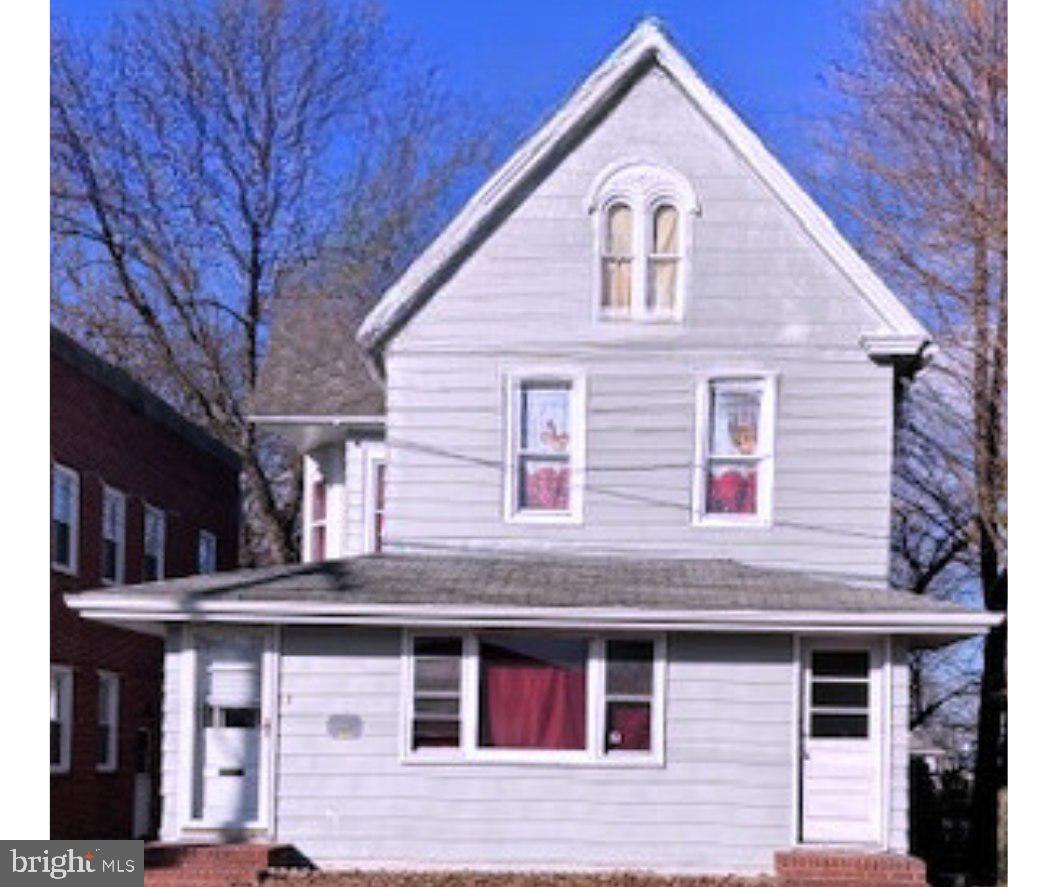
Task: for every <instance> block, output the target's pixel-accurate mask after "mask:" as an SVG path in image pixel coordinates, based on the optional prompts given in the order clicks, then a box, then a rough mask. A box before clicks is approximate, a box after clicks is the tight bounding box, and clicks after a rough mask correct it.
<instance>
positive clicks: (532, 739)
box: [405, 631, 664, 764]
mask: <svg viewBox="0 0 1058 887" xmlns="http://www.w3.org/2000/svg"><path fill="white" fill-rule="evenodd" d="M406 649H407V652H408V659H409V664H408V671H407V673H408V679H407V680H408V683H407V686H406V692H405V711H406V717H407V733H406V756H407V759H408V760H421V759H438V758H440V759H443V760H447V761H452V760H460V761H468V762H472V761H496V760H505V761H526V762H533V761H538V762H549V761H569V762H580V763H600V764H602V763H621V762H624V763H629V764H635V763H640V764H642V763H658V762H660V761H661V758H662V747H663V736H662V734H663V727H662V725H663V723H664V720H663V712H662V711H661V708H660V707H661V705H662V699H663V696H664V693H663V687H664V675H663V663H664V640H663V639H661V638H656V637H627V638H625V637H622V638H605V637H599V636H593V635H572V634H540V633H529V632H516V631H511V632H492V633H482V634H477V633H468V634H452V635H434V634H426V635H413V636H410V637H409V640H408V643H407V647H406Z"/></svg>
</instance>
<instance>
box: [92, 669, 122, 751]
mask: <svg viewBox="0 0 1058 887" xmlns="http://www.w3.org/2000/svg"><path fill="white" fill-rule="evenodd" d="M119 684H120V680H119V678H118V676H117V675H116V674H114V673H113V672H109V671H101V672H99V717H98V727H97V737H98V746H97V752H96V769H97V770H104V771H111V770H116V769H117V767H118V712H119V711H120V708H119V705H120V700H119V699H118V694H119Z"/></svg>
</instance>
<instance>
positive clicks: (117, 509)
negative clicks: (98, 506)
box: [103, 487, 125, 583]
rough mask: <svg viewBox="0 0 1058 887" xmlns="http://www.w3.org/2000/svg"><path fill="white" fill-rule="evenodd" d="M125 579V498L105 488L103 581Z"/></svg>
mask: <svg viewBox="0 0 1058 887" xmlns="http://www.w3.org/2000/svg"><path fill="white" fill-rule="evenodd" d="M124 579H125V496H124V495H123V494H122V493H119V492H118V491H117V490H115V489H113V488H112V487H104V488H103V581H104V582H106V583H110V582H123V581H124Z"/></svg>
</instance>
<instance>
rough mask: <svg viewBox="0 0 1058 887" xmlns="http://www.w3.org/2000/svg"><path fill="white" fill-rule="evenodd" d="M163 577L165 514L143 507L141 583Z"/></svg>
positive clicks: (158, 509) (151, 506) (156, 509)
mask: <svg viewBox="0 0 1058 887" xmlns="http://www.w3.org/2000/svg"><path fill="white" fill-rule="evenodd" d="M164 577H165V512H164V511H162V510H161V509H160V508H155V507H154V506H153V505H144V506H143V581H144V582H154V581H156V580H158V579H163V578H164Z"/></svg>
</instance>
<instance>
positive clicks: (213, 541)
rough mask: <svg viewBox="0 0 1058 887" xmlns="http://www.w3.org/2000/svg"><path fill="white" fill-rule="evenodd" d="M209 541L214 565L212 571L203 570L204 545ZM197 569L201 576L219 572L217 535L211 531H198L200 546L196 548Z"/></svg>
mask: <svg viewBox="0 0 1058 887" xmlns="http://www.w3.org/2000/svg"><path fill="white" fill-rule="evenodd" d="M207 539H208V540H209V552H210V558H211V560H212V563H211V564H210V569H208V570H203V569H202V543H203V542H205V541H206V540H207ZM195 569H196V570H197V571H198V575H199V576H208V575H210V574H212V573H216V572H217V535H216V533H212V532H210V531H209V530H199V531H198V544H197V546H196V547H195Z"/></svg>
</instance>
